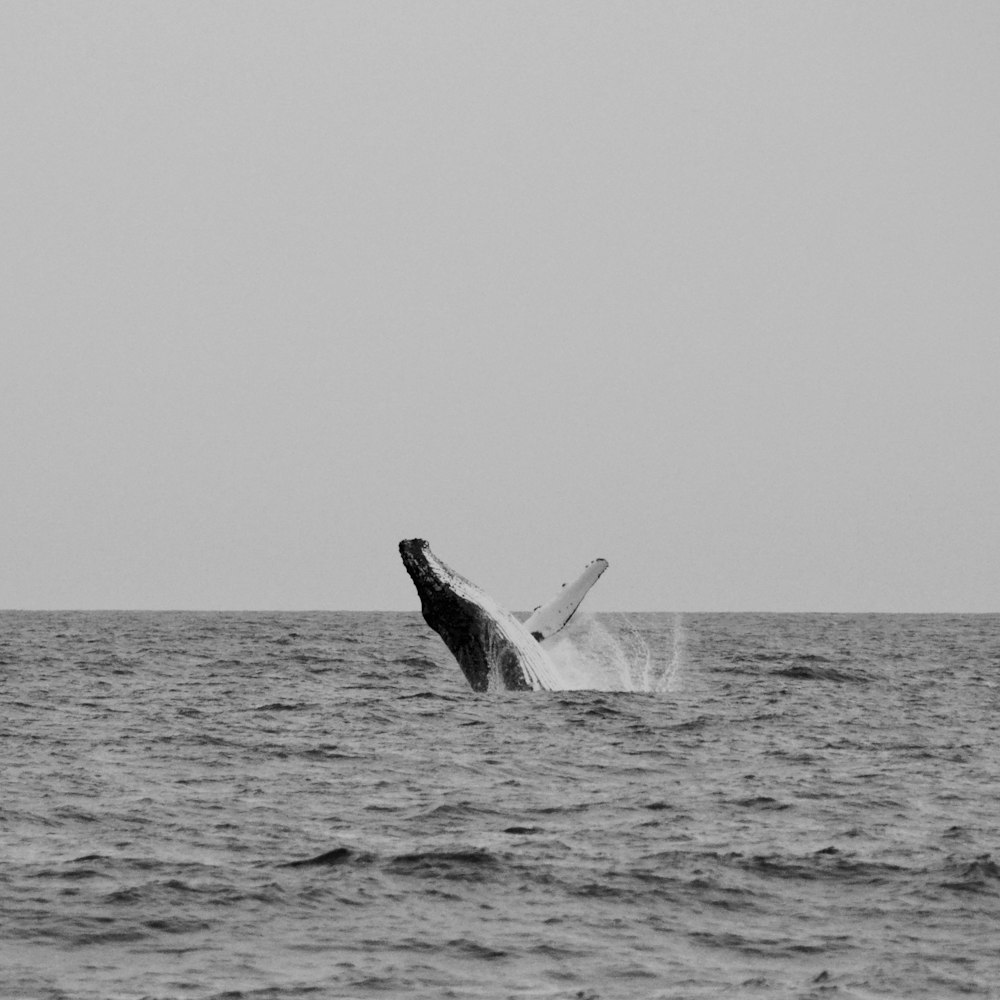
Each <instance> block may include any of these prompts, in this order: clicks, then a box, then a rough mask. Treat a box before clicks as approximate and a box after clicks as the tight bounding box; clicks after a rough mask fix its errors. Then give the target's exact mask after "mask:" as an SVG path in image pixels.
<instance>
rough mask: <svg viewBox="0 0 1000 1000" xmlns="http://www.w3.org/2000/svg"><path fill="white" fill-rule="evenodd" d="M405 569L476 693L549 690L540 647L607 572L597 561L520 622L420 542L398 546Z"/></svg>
mask: <svg viewBox="0 0 1000 1000" xmlns="http://www.w3.org/2000/svg"><path fill="white" fill-rule="evenodd" d="M399 554H400V555H401V556H402V558H403V565H404V566H405V567H406V571H407V572H408V573H409V574H410V579H411V580H413V585H414V586H415V587H416V588H417V593H418V594H419V595H420V610H421V612H422V613H423V616H424V621H425V622H427V624H428V625H430V627H431V628H432V629H434V631H435V632H437V634H438V635H439V636H441V638H442V639H443V640H444V642H445V645H446V646H447V647H448V648H449V649H450V650H451V651H452V653H453V654H454V656H455V659H456V660H458V664H459V666H460V667H461V668H462V672H463V673H464V674H465V676H466V679H467V680H468V682H469V684H470V685H471V686H472V689H473V690H474V691H489V690H508V691H531V690H534V691H538V690H553V689H554V688H557V687H558V686H559V677H558V674H557V671H556V668H555V665H554V664H553V663H552V661H551V660H550V659H549V657H548V655H547V654H546V652H545V650H544V648H543V646H542V643H543V642H544V641H545V640H546V639H548V638H550V637H551V636H553V635H555V633H556V632H558V631H559V630H560V629H561V628H563V626H565V624H566V623H567V622H568V621H569V620H570V618H572V617H573V613H574V612H575V611H576V609H577V608H578V607H579V605H580V602H581V601H582V600H583V598H584V597H585V596H586V594H587V591H588V590H590V588H591V587H592V586H593V585H594V584H595V583H596V582H597V579H598V577H600V575H601V574H602V573H603V572H604V571H605V570H606V569H607V568H608V563H607V561H606V560H604V559H595V560H594V561H593V562H592V563H590V564H589V565H588V566H587V567H586V568H585V569H584V571H583V572H582V573H581V574H580V576H579V577H578V578H577V579H576V580H574V581H573V583H571V584H569V585H568V586H567V585H565V584H564V585H563V588H562V589H561V590H560V591H559V593H558V594H557V595H556V596H555V597H554V598H553V599H552V600H551V601H549V602H548V604H544V605H542V606H540V607H538V608H536V609H535V610H534V611H533V612H532V613H531V615H530V616H529V617H528V618H527V619H526V620H525V621H524V622H519V621H518V620H517V619H516V618H515V617H514V616H513V615H512V614H511V613H510V612H509V611H507V610H506V609H504V608H502V607H501V606H500V605H499V604H498V603H497V602H496V601H495V600H494V599H493V598H492V597H490V596H489V594H487V593H486V592H485V591H484V590H482V589H481V588H480V587H477V586H476V585H475V584H474V583H472V582H471V581H470V580H467V579H466V578H465V577H464V576H461V575H460V574H459V573H456V572H455V571H454V570H453V569H452V568H451V567H450V566H448V565H446V564H445V563H444V562H442V561H441V559H439V558H438V557H437V556H436V555H434V553H433V552H432V551H431V549H430V546H429V545H428V544H427V542H425V541H424V540H423V539H422V538H410V539H404V540H403V541H402V542H400V543H399Z"/></svg>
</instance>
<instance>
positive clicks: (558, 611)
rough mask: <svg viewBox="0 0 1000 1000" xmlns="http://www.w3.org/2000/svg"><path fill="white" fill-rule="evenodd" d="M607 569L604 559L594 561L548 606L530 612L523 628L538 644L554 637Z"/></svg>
mask: <svg viewBox="0 0 1000 1000" xmlns="http://www.w3.org/2000/svg"><path fill="white" fill-rule="evenodd" d="M607 568H608V561H607V560H606V559H595V560H594V561H593V562H592V563H590V564H589V565H588V566H587V567H586V568H585V569H584V571H583V572H582V573H581V574H580V575H579V576H578V577H577V578H576V579H575V580H574V581H573V582H572V583H571V584H568V585H566V584H564V585H563V588H562V589H561V590H560V591H559V593H558V594H556V596H555V597H554V598H552V600H551V601H549V603H548V604H543V605H542V606H541V607H540V608H536V609H535V610H534V611H532V613H531V615H530V616H529V617H528V618H527V619H526V620H525V622H524V627H525V628H526V629H527V630H528V631H529V632H530V633H531V634H532V635H533V636H534V637H535V638H536V639H537V640H538V641H539V642H542V641H543V640H545V639H548V638H549V636H552V635H555V634H556V632H558V631H559V630H560V629H561V628H563V627H564V626H565V625H566V623H567V622H568V621H569V620H570V618H572V617H573V614H574V612H575V611H576V609H577V608H578V607H579V606H580V602H581V601H582V600H583V599H584V597H586V596H587V591H588V590H590V588H591V587H593V585H594V584H595V583H597V581H598V579H599V578H600V575H601V574H602V573H603V572H604V571H605V570H606V569H607Z"/></svg>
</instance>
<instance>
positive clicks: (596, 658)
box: [544, 614, 684, 692]
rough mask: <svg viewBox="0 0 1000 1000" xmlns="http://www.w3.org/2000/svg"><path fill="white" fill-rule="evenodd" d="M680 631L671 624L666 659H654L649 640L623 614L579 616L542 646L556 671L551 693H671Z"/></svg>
mask: <svg viewBox="0 0 1000 1000" xmlns="http://www.w3.org/2000/svg"><path fill="white" fill-rule="evenodd" d="M683 647H684V631H683V626H682V624H681V622H680V616H679V615H678V616H676V618H675V621H674V629H673V639H672V650H671V652H670V655H669V656H664V657H654V655H653V653H652V651H651V650H650V648H649V643H648V641H647V640H646V639H645V638H644V637H643V636H642V634H641V633H640V632H639V630H638V629H637V628H636V627H635V625H634V624H633V623H632V622H630V621H629V620H628V619H627V618H626V617H625V616H624V615H613V616H602V618H600V619H599V618H597V617H595V616H594V615H588V614H578V615H576V616H575V617H574V618H573V619H572V621H570V623H569V624H568V625H567V626H566V627H565V628H564V629H563V630H562V631H560V632H558V633H557V634H556V635H555V636H553V637H552V638H551V639H548V640H546V642H545V643H544V649H545V652H546V653H547V654H548V657H549V659H550V660H551V661H552V663H553V665H554V666H555V668H556V673H557V683H556V684H555V685H554V686H553V687H552V690H556V691H641V692H664V691H669V690H674V689H675V688H676V686H677V684H678V672H679V668H680V664H681V661H682V659H683Z"/></svg>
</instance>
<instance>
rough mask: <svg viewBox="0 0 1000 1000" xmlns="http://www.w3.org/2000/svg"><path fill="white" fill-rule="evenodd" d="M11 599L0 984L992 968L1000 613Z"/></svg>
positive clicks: (5, 677) (143, 989) (988, 977)
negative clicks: (516, 682)
mask: <svg viewBox="0 0 1000 1000" xmlns="http://www.w3.org/2000/svg"><path fill="white" fill-rule="evenodd" d="M556 658H557V660H558V662H559V663H560V664H561V669H562V670H563V671H564V675H565V678H566V686H567V688H581V687H582V688H586V687H588V686H589V687H599V688H603V689H604V690H573V689H568V690H563V691H552V692H520V693H512V692H508V693H489V694H475V693H474V692H472V691H471V690H470V689H469V687H468V685H467V683H466V681H465V679H464V677H463V676H462V673H461V671H460V670H459V668H458V665H457V664H456V663H455V662H454V660H453V659H452V657H451V654H450V653H449V652H448V651H447V649H446V648H445V646H444V645H443V643H442V642H441V641H440V639H438V637H437V636H436V635H435V634H434V633H432V632H431V631H430V630H429V629H428V628H427V626H426V625H425V624H424V622H423V620H422V619H421V617H420V615H419V614H418V613H412V614H411V613H334V612H315V613H273V614H271V613H246V614H241V613H190V612H169V613H167V612H164V613H153V612H148V613H147V612H3V613H0V678H2V681H0V684H2V687H0V704H2V711H0V996H2V997H3V998H27V1000H57V998H58V1000H62V998H73V1000H77V998H79V1000H119V998H122V1000H124V998H128V1000H139V998H146V1000H152V998H155V1000H167V998H178V1000H181V998H183V1000H194V998H197V1000H210V998H215V1000H222V998H226V1000H238V998H243V997H246V998H260V1000H263V998H274V1000H279V998H280V1000H285V998H288V1000H291V998H297V997H309V998H325V997H331V998H351V997H357V998H374V997H382V998H384V997H428V998H431V997H433V998H439V997H453V998H506V997H510V998H525V1000H527V998H531V1000H534V998H566V1000H569V998H573V1000H597V998H619V997H624V998H633V997H634V998H671V1000H675V998H701V997H734V998H742V997H751V998H784V997H789V998H813V997H815V998H821V997H822V998H828V1000H830V998H832V1000H843V998H872V997H878V998H885V997H890V998H922V997H927V998H935V1000H938V998H943V997H952V996H955V997H958V996H962V997H1000V616H996V615H992V616H991V615H982V616H974V615H955V616H949V615H926V616H921V615H775V614H761V615H750V614H728V615H723V614H683V615H674V614H626V615H592V616H586V615H578V616H577V617H576V618H575V619H574V620H573V622H572V623H571V625H570V627H569V631H568V633H567V634H566V635H565V637H564V641H563V644H562V645H561V647H560V649H559V651H558V654H557V657H556Z"/></svg>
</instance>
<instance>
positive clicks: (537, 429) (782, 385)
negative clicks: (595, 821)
mask: <svg viewBox="0 0 1000 1000" xmlns="http://www.w3.org/2000/svg"><path fill="white" fill-rule="evenodd" d="M998 51H1000V4H997V3H995V2H993V0H988V2H982V3H963V2H940V3H920V2H883V3H873V2H869V0H864V2H853V3H852V2H842V3H807V2H788V3H764V2H762V3H746V2H742V0H741V2H734V3H709V2H701V0H699V2H692V3H666V2H660V0H657V2H655V3H642V2H629V3H593V2H580V0H574V2H565V3H560V2H546V3H541V2H519V3H502V2H489V3H475V2H470V0H458V2H454V3H452V2H426V3H413V2H401V3H376V2H371V0H365V2H359V3H346V2H341V3H334V2H326V0H324V2H316V3H309V2H297V3H277V2H275V3H253V2H232V3H210V2H209V3H202V2H189V3H140V2H134V0H128V2H123V3H115V2H94V3H80V4H69V3H61V2H55V3H46V2H39V0H30V2H25V3H18V2H14V0H8V2H5V3H4V4H3V5H2V6H0V116H2V122H0V124H2V134H3V140H2V142H3V151H2V153H0V171H2V173H0V233H2V236H0V268H2V274H3V291H2V295H0V337H2V341H0V421H2V425H0V426H2V438H0V607H8V608H106V607H121V608H232V609H251V608H268V609H271V608H273V609H305V608H330V609H396V608H398V609H415V608H416V607H418V602H417V597H416V593H415V591H414V590H413V588H412V585H411V583H410V581H409V578H408V577H407V575H406V573H405V572H404V569H403V566H402V564H401V562H400V560H399V556H398V553H397V550H396V545H397V543H398V541H399V539H401V538H404V537H411V536H421V537H425V538H427V539H428V540H429V541H430V543H431V545H432V547H433V548H434V550H435V551H436V552H437V553H438V554H439V555H440V556H441V557H442V558H443V559H445V560H446V561H447V562H449V563H450V564H451V565H453V566H454V567H455V568H456V569H458V570H459V571H460V572H463V573H464V574H465V575H467V576H469V577H470V578H472V579H473V580H475V581H477V582H478V583H480V584H482V585H483V586H485V587H486V589H488V590H489V591H491V592H492V593H493V594H494V596H496V597H497V599H498V600H500V601H501V602H502V603H504V604H507V605H509V606H512V607H514V608H529V607H532V606H533V605H534V604H537V603H539V602H540V601H542V600H545V599H547V598H548V597H550V596H552V593H553V592H554V591H555V589H557V588H558V586H559V584H561V583H562V582H563V581H564V580H567V579H569V578H570V577H571V576H573V575H575V574H576V573H577V572H578V571H579V570H580V569H581V568H582V567H583V565H584V564H585V563H587V562H589V561H590V560H591V559H593V558H594V557H596V556H604V557H606V558H607V559H608V560H609V561H610V563H611V568H610V570H609V571H608V573H607V574H605V576H604V577H603V578H602V580H601V582H600V583H599V584H598V586H597V587H596V588H595V589H594V591H593V593H592V594H591V597H590V598H589V599H588V605H587V606H588V607H589V608H590V609H592V610H602V609H619V610H674V611H687V610H692V611H693V610H721V611H725V610H764V611H768V610H793V611H794V610H834V611H836V610H887V611H906V610H911V611H933V610H959V611H997V610H1000V598H998V595H1000V322H998V318H1000V58H998V55H997V53H998Z"/></svg>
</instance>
